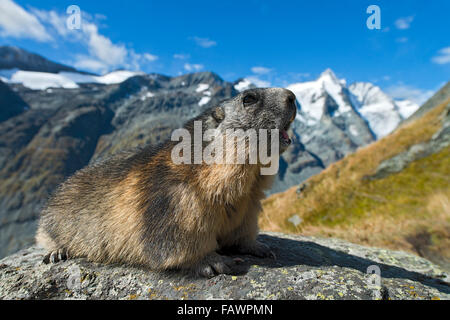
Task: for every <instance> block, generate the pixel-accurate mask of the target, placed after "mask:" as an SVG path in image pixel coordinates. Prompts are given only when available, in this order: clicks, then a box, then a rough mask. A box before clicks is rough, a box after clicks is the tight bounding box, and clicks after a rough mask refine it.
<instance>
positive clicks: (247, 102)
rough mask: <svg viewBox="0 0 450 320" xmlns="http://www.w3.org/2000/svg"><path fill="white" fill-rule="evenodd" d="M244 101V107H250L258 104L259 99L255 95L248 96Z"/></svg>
mask: <svg viewBox="0 0 450 320" xmlns="http://www.w3.org/2000/svg"><path fill="white" fill-rule="evenodd" d="M242 101H243V102H244V105H250V104H254V103H256V102H257V101H258V98H257V97H256V96H255V95H254V94H248V95H246V96H245V97H244V99H243V100H242Z"/></svg>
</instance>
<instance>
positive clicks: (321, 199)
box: [260, 84, 450, 270]
mask: <svg viewBox="0 0 450 320" xmlns="http://www.w3.org/2000/svg"><path fill="white" fill-rule="evenodd" d="M445 88H448V84H447V85H446V86H445V87H444V88H443V89H442V90H440V91H439V92H438V93H437V94H436V96H435V97H432V98H431V99H430V100H429V101H428V102H427V103H426V104H425V105H424V107H425V108H426V110H425V112H421V111H420V110H419V111H418V114H419V115H418V116H417V117H415V119H413V120H411V121H407V122H404V123H403V124H402V125H401V126H400V127H399V128H398V129H397V130H395V131H394V132H393V133H392V134H390V135H388V136H386V137H384V138H383V139H381V140H379V141H377V142H375V143H373V144H371V145H369V146H366V147H363V148H361V149H359V150H358V151H356V152H355V153H353V154H351V155H348V156H346V157H345V158H343V159H341V160H340V161H338V162H336V163H334V164H332V165H330V166H329V167H328V168H327V169H325V170H324V171H322V172H321V173H319V174H318V175H316V176H313V177H311V178H310V179H308V180H306V181H305V182H303V183H302V184H300V185H299V186H297V187H293V188H291V189H289V190H287V191H285V192H283V193H280V194H275V195H272V196H271V197H269V198H268V199H266V200H265V202H264V212H263V215H262V217H261V221H260V225H261V227H262V228H263V229H265V230H271V231H282V232H286V231H289V232H294V233H297V232H298V233H302V234H305V235H318V236H329V237H338V238H343V239H346V240H349V241H352V242H356V243H361V244H366V245H375V246H380V247H388V248H393V249H401V250H407V251H410V252H414V253H415V254H418V255H420V256H423V257H426V258H427V259H430V260H431V261H433V262H435V263H439V264H440V265H442V266H443V267H445V268H447V270H450V251H449V248H450V202H449V199H450V92H449V91H448V90H446V89H445ZM445 92H446V93H445ZM433 103H437V104H434V105H433Z"/></svg>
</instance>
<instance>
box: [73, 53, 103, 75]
mask: <svg viewBox="0 0 450 320" xmlns="http://www.w3.org/2000/svg"><path fill="white" fill-rule="evenodd" d="M74 67H75V68H77V69H83V70H90V71H94V72H101V73H103V72H106V71H108V65H106V64H105V63H103V62H102V61H99V60H96V59H93V58H91V57H89V56H85V55H79V56H77V58H76V61H75V63H74Z"/></svg>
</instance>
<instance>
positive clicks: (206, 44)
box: [192, 37, 217, 48]
mask: <svg viewBox="0 0 450 320" xmlns="http://www.w3.org/2000/svg"><path fill="white" fill-rule="evenodd" d="M192 39H193V40H194V41H195V43H197V44H198V45H199V46H200V47H203V48H210V47H214V46H216V45H217V42H215V41H214V40H211V39H208V38H200V37H192Z"/></svg>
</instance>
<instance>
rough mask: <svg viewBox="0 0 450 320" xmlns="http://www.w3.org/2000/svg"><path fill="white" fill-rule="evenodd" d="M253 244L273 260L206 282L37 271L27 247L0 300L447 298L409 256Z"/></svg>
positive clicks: (66, 265)
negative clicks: (268, 249)
mask: <svg viewBox="0 0 450 320" xmlns="http://www.w3.org/2000/svg"><path fill="white" fill-rule="evenodd" d="M260 241H262V242H264V243H266V244H267V245H269V246H270V247H271V248H272V249H273V250H274V252H275V254H276V255H277V259H276V260H272V259H257V258H254V257H250V256H239V257H240V258H241V259H242V260H243V262H242V263H240V264H238V265H236V266H235V267H234V269H233V272H232V274H229V275H220V276H217V277H214V278H212V279H203V278H202V279H199V278H193V277H191V276H189V275H186V274H183V273H181V272H177V271H171V272H165V273H155V272H151V271H150V270H146V269H143V268H137V267H131V266H126V265H102V264H96V263H89V262H87V261H85V260H84V259H73V260H68V261H65V262H61V263H58V264H54V265H45V264H43V263H42V258H43V256H44V253H45V252H44V251H43V250H42V249H39V248H36V247H31V248H28V249H25V250H22V251H20V252H18V253H16V254H14V255H11V256H9V257H7V258H5V259H3V260H0V299H58V300H59V299H123V300H125V299H132V300H134V299H139V300H144V299H145V300H146V299H164V300H166V299H225V300H226V299H233V300H234V299H268V300H273V299H291V300H296V299H312V300H322V299H327V300H329V299H336V300H340V299H348V300H360V299H384V300H388V299H389V300H397V299H402V300H404V299H407V300H439V299H450V282H449V281H450V277H449V274H448V273H446V272H444V271H443V270H442V269H441V268H439V267H438V266H436V265H434V264H432V263H430V262H429V261H427V260H425V259H423V258H420V257H417V256H414V255H412V254H408V253H404V252H400V251H390V250H386V249H377V248H368V247H363V246H359V245H355V244H351V243H348V242H345V241H341V240H335V239H324V238H313V237H300V236H289V235H284V234H278V233H265V234H262V235H260ZM371 269H376V270H379V271H380V278H376V276H375V275H373V274H370V272H371V271H370V270H371ZM378 279H379V282H378V281H377V280H378Z"/></svg>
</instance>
